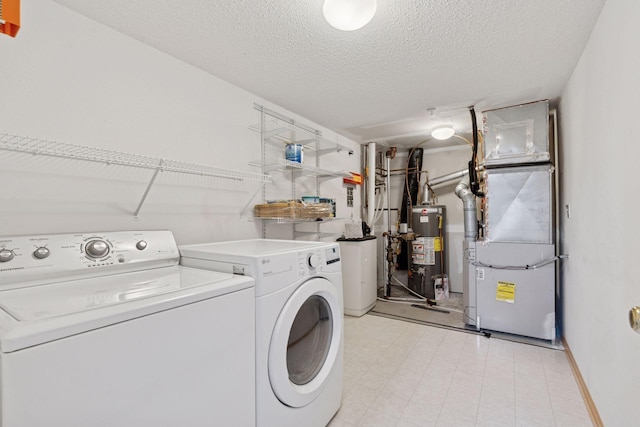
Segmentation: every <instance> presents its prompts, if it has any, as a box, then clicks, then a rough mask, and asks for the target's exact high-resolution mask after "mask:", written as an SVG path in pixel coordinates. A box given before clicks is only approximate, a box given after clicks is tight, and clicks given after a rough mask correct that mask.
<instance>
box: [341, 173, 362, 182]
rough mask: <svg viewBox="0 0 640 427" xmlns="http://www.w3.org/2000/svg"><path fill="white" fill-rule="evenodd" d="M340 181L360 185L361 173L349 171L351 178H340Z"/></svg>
mask: <svg viewBox="0 0 640 427" xmlns="http://www.w3.org/2000/svg"><path fill="white" fill-rule="evenodd" d="M342 182H344V183H345V184H352V185H362V175H360V174H359V173H354V172H351V178H342Z"/></svg>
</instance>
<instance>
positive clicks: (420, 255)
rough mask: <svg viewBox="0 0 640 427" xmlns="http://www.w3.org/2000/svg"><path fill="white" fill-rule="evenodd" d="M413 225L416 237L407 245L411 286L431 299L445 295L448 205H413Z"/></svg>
mask: <svg viewBox="0 0 640 427" xmlns="http://www.w3.org/2000/svg"><path fill="white" fill-rule="evenodd" d="M411 228H412V229H413V232H414V233H415V239H414V240H412V241H410V242H409V245H408V247H409V273H408V276H409V289H411V290H412V291H414V292H417V293H418V294H420V295H422V296H424V297H426V298H429V299H444V298H445V295H448V279H447V257H446V252H445V234H446V207H445V206H442V205H419V206H414V207H413V209H412V212H411Z"/></svg>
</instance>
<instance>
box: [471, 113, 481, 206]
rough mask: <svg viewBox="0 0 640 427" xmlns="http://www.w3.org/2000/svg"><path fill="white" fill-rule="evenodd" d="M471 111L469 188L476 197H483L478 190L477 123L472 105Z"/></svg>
mask: <svg viewBox="0 0 640 427" xmlns="http://www.w3.org/2000/svg"><path fill="white" fill-rule="evenodd" d="M469 112H470V113H471V132H473V135H472V136H473V154H472V155H471V160H470V161H469V189H470V190H471V192H472V193H473V194H474V196H476V197H484V193H483V192H482V191H480V181H479V180H478V171H477V167H478V123H477V121H476V111H475V109H474V108H473V107H470V108H469Z"/></svg>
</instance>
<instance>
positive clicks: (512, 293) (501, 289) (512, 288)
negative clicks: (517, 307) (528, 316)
mask: <svg viewBox="0 0 640 427" xmlns="http://www.w3.org/2000/svg"><path fill="white" fill-rule="evenodd" d="M496 299H497V300H498V301H503V302H508V303H510V304H513V302H514V301H515V299H516V284H515V283H509V282H498V286H497V288H496Z"/></svg>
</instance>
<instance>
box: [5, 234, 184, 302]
mask: <svg viewBox="0 0 640 427" xmlns="http://www.w3.org/2000/svg"><path fill="white" fill-rule="evenodd" d="M178 260H179V254H178V248H177V245H176V242H175V239H174V238H173V234H172V233H171V232H170V231H166V230H154V231H118V232H97V233H74V234H49V235H32V236H11V237H0V290H2V289H11V288H14V287H21V286H26V285H27V283H28V285H38V284H43V283H55V282H56V280H55V279H59V280H72V279H75V278H86V277H94V276H102V275H108V274H114V273H122V272H128V271H138V270H144V269H147V268H153V267H158V266H168V265H176V264H178Z"/></svg>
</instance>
